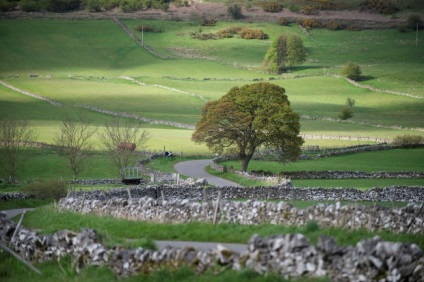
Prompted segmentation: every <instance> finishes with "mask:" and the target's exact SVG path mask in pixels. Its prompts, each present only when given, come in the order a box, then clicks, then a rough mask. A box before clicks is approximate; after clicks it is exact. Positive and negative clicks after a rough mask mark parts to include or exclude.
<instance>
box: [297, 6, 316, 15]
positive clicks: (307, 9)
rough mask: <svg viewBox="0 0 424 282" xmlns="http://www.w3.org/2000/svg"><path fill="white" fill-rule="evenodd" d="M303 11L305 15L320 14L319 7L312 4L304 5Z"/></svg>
mask: <svg viewBox="0 0 424 282" xmlns="http://www.w3.org/2000/svg"><path fill="white" fill-rule="evenodd" d="M301 12H302V13H303V14H305V15H317V14H318V10H317V8H316V7H315V6H311V5H308V6H303V7H302V11H301Z"/></svg>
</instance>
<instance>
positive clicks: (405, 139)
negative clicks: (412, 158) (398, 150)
mask: <svg viewBox="0 0 424 282" xmlns="http://www.w3.org/2000/svg"><path fill="white" fill-rule="evenodd" d="M423 143H424V137H423V136H420V135H409V134H405V135H399V136H396V137H395V138H394V139H393V144H394V145H398V146H402V147H405V148H414V147H416V146H417V145H419V144H423Z"/></svg>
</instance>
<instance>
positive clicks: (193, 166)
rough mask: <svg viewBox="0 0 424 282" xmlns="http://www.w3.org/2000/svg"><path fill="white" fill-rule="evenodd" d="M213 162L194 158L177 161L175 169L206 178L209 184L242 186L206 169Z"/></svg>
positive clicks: (181, 172)
mask: <svg viewBox="0 0 424 282" xmlns="http://www.w3.org/2000/svg"><path fill="white" fill-rule="evenodd" d="M210 164H212V160H194V161H186V162H180V163H177V164H176V165H175V166H174V169H175V170H176V171H177V172H178V173H180V174H182V175H185V176H188V177H193V178H205V179H206V180H207V181H208V183H209V184H213V185H216V186H218V187H230V186H236V187H240V185H239V184H238V183H235V182H232V181H229V180H226V179H223V178H221V177H218V176H215V175H211V174H209V173H207V172H206V171H205V168H206V167H207V166H208V165H210Z"/></svg>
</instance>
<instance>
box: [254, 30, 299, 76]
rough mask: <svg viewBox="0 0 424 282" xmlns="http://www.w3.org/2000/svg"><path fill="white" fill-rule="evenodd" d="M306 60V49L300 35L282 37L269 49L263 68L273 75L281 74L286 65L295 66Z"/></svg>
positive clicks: (273, 42)
mask: <svg viewBox="0 0 424 282" xmlns="http://www.w3.org/2000/svg"><path fill="white" fill-rule="evenodd" d="M305 60H306V49H305V47H304V46H303V41H302V38H301V37H300V36H298V35H280V36H279V37H278V38H276V39H274V40H273V41H272V43H271V46H270V47H269V49H268V51H267V53H266V55H265V59H264V61H263V64H262V65H263V67H264V68H265V69H267V70H268V71H269V72H272V73H279V72H280V71H281V70H282V69H283V68H284V67H285V65H286V64H288V65H289V66H293V65H295V64H302V63H304V62H305Z"/></svg>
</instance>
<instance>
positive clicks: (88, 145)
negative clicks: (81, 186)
mask: <svg viewBox="0 0 424 282" xmlns="http://www.w3.org/2000/svg"><path fill="white" fill-rule="evenodd" d="M94 133H96V129H95V128H92V127H91V122H90V120H89V119H88V117H87V115H85V114H83V113H81V114H80V115H79V116H78V121H74V120H72V119H71V117H70V116H68V115H66V116H65V118H64V119H63V122H62V127H61V128H60V131H59V133H58V134H57V136H56V144H57V145H58V146H59V148H60V152H61V154H62V155H63V156H65V157H66V158H67V159H68V161H69V167H70V169H71V171H72V180H73V181H75V180H77V176H78V174H79V173H80V172H81V171H83V170H84V169H85V165H86V160H87V158H88V157H89V156H90V151H92V150H93V143H92V142H91V140H90V139H91V137H92V136H93V135H94Z"/></svg>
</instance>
